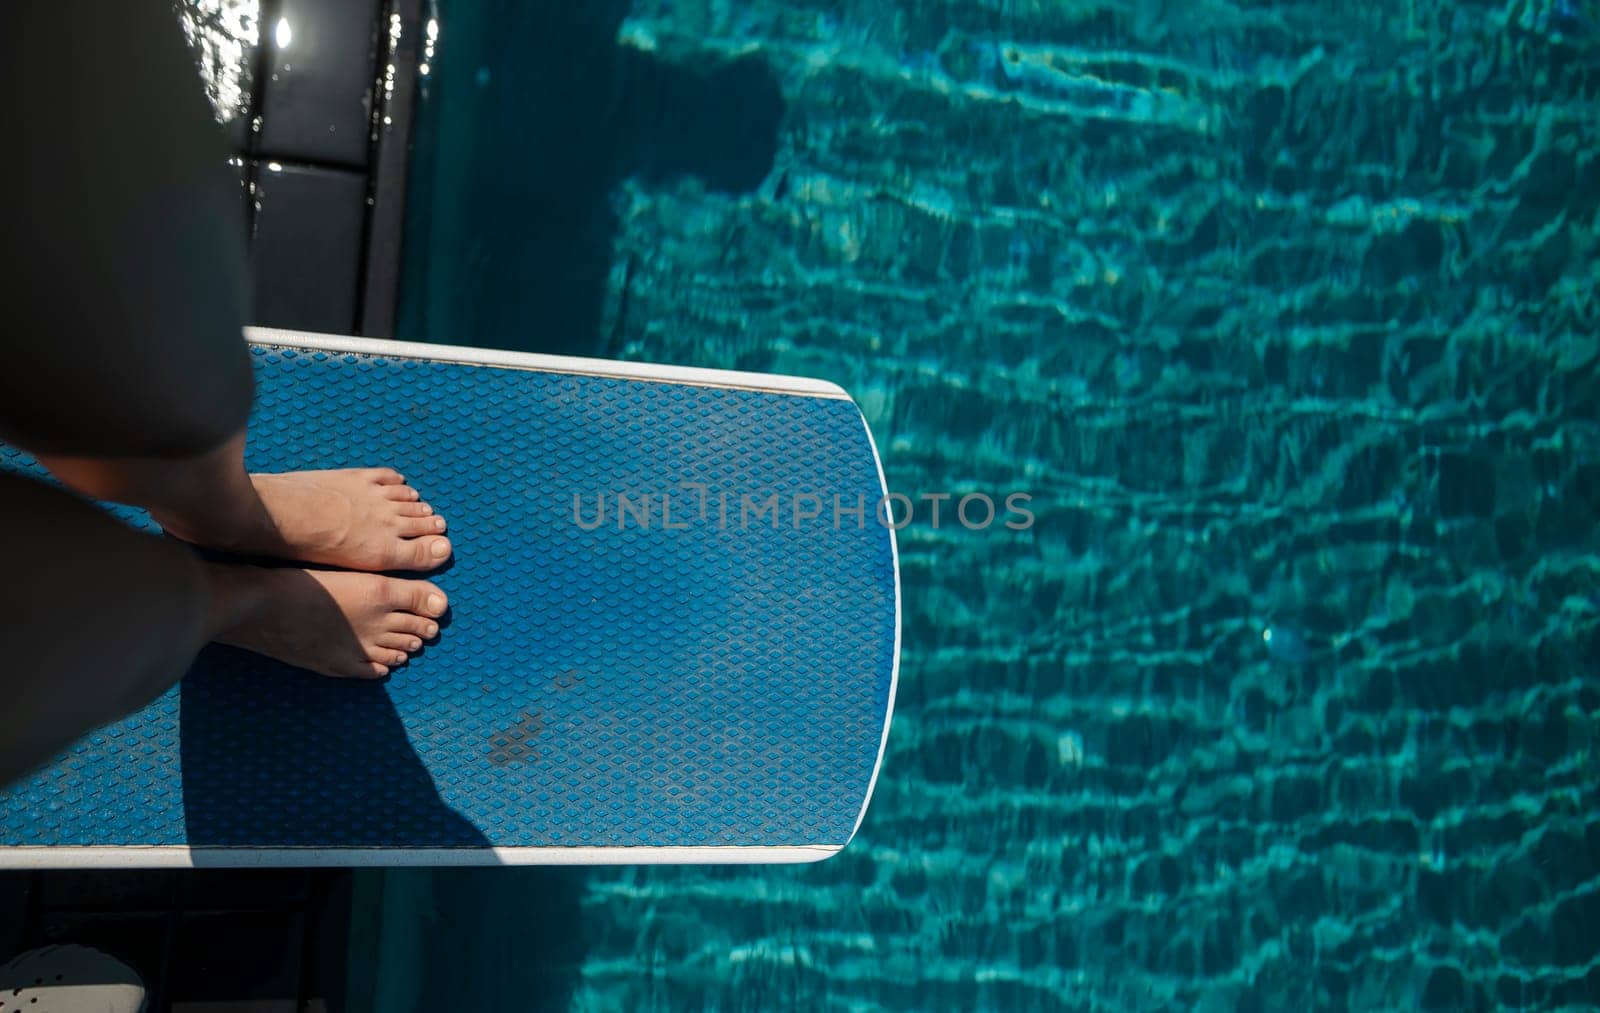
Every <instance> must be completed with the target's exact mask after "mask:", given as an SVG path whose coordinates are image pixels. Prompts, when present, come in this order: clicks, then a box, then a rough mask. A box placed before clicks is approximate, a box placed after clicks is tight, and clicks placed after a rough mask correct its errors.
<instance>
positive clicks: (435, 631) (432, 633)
mask: <svg viewBox="0 0 1600 1013" xmlns="http://www.w3.org/2000/svg"><path fill="white" fill-rule="evenodd" d="M438 635H439V624H438V623H429V624H428V636H429V637H436V636H438Z"/></svg>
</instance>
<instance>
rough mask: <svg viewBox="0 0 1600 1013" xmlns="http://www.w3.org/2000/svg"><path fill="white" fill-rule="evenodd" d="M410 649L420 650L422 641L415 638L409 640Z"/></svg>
mask: <svg viewBox="0 0 1600 1013" xmlns="http://www.w3.org/2000/svg"><path fill="white" fill-rule="evenodd" d="M411 649H412V650H413V651H420V650H422V641H420V640H416V639H413V640H412V641H411Z"/></svg>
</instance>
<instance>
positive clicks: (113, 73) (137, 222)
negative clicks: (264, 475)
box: [0, 0, 252, 457]
mask: <svg viewBox="0 0 1600 1013" xmlns="http://www.w3.org/2000/svg"><path fill="white" fill-rule="evenodd" d="M0 94H4V95H6V96H7V100H6V101H5V102H4V103H3V104H0V124H3V131H0V132H3V134H4V136H6V137H7V138H8V139H9V143H8V145H7V148H6V153H5V157H4V158H0V192H4V193H5V194H7V195H8V196H9V197H10V198H12V199H11V200H10V201H9V203H8V205H7V218H6V223H5V227H4V228H3V229H0V264H4V265H5V270H4V271H3V272H0V438H4V439H7V440H9V441H10V442H13V443H17V444H20V445H24V446H27V447H29V448H30V449H34V450H36V451H43V452H47V453H55V454H68V455H91V456H105V457H113V456H123V455H144V456H152V457H164V456H186V455H192V454H197V453H200V452H202V451H205V450H210V449H212V448H214V447H216V446H218V445H220V444H221V443H222V442H223V441H224V440H226V439H228V438H229V437H230V436H232V435H233V434H235V433H237V432H239V431H240V430H241V429H242V428H243V427H244V424H245V419H246V417H247V416H248V414H249V411H250V401H251V392H252V372H251V368H250V362H249V358H250V357H249V353H248V351H247V350H246V347H245V344H244V341H243V340H242V335H241V328H242V327H243V325H244V322H245V318H246V313H245V306H246V300H247V289H246V271H245V232H246V219H245V214H244V211H245V204H244V199H243V196H242V194H241V192H240V181H239V177H238V175H237V173H236V172H235V171H234V170H233V169H232V168H230V167H229V165H228V157H229V154H230V152H229V150H228V146H227V143H226V141H225V139H224V137H223V134H222V130H221V128H220V127H219V126H218V124H217V123H216V121H215V117H214V115H213V114H212V112H211V109H210V106H209V104H208V103H207V101H206V98H205V94H204V91H203V89H202V87H201V84H200V78H199V74H198V71H197V69H196V65H195V61H194V57H193V56H192V54H191V53H190V52H189V49H188V46H187V45H186V43H185V41H184V39H183V33H182V29H181V28H180V26H179V24H178V20H177V17H176V15H175V13H174V11H173V9H172V5H171V4H166V3H113V4H98V3H97V4H89V3H83V2H80V0H12V2H10V3H7V4H6V7H5V28H4V30H3V31H0Z"/></svg>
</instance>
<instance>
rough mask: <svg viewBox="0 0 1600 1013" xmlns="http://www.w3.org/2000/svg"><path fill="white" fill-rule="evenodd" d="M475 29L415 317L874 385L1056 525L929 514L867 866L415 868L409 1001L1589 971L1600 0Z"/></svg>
mask: <svg viewBox="0 0 1600 1013" xmlns="http://www.w3.org/2000/svg"><path fill="white" fill-rule="evenodd" d="M572 8H576V9H572ZM436 14H437V17H438V22H437V24H438V38H437V48H436V50H435V51H434V52H433V54H432V59H431V60H430V61H429V73H428V77H427V80H426V82H425V85H424V89H423V100H422V105H421V108H420V110H419V114H420V121H419V127H418V133H417V136H416V147H415V154H414V160H413V170H414V171H413V181H412V182H413V190H412V197H411V220H410V222H409V225H408V245H407V271H406V279H405V280H406V284H405V290H404V299H403V307H402V313H401V318H402V326H403V329H404V335H403V336H406V337H412V338H426V339H429V340H435V341H439V340H444V341H454V342H459V343H463V344H491V345H501V346H505V347H513V348H521V349H529V350H539V351H564V352H580V353H585V354H594V355H602V356H611V357H620V358H629V359H642V360H650V361H657V362H667V363H679V364H692V365H699V366H715V367H735V368H741V369H758V370H769V371H774V372H790V373H798V374H802V375H809V376H818V377H824V378H827V379H830V380H835V381H837V382H839V383H841V384H843V385H844V386H845V387H847V388H848V389H849V390H850V391H851V392H852V394H853V395H854V396H855V397H856V398H857V400H858V401H859V402H860V403H861V405H862V406H863V408H864V409H865V411H866V413H867V416H868V418H869V420H870V422H871V424H872V427H873V429H874V431H875V433H876V435H877V438H878V441H879V444H880V446H881V448H882V449H883V452H884V455H885V464H886V467H887V471H888V477H889V482H890V484H891V486H893V487H894V488H895V489H897V490H900V491H903V492H905V493H908V494H910V495H912V496H916V495H918V494H920V493H936V492H951V493H954V494H955V495H957V496H959V495H962V494H964V493H966V492H973V491H983V492H988V493H997V492H999V493H1003V492H1011V491H1024V492H1028V493H1030V494H1031V495H1032V496H1033V497H1034V499H1033V501H1032V509H1033V510H1034V512H1035V514H1036V517H1037V521H1036V523H1035V525H1034V526H1033V527H1032V528H1031V529H1030V530H1028V531H1025V532H1016V531H1006V530H986V531H982V532H974V531H968V530H966V529H964V528H962V527H961V526H960V525H959V524H952V523H950V521H949V518H948V516H946V518H945V520H944V523H942V524H941V526H939V527H938V528H935V527H933V525H932V524H931V521H930V519H929V518H928V517H927V515H926V513H923V514H920V515H919V518H918V520H917V522H916V523H914V524H913V525H912V526H911V527H910V528H908V529H906V530H905V531H903V532H902V533H901V539H900V547H901V563H902V572H903V580H904V599H905V629H904V643H905V646H904V653H903V657H902V667H901V677H900V695H899V705H898V711H897V714H896V717H895V723H894V730H893V733H892V735H891V737H890V740H889V744H888V754H887V758H886V761H885V764H884V768H883V773H882V778H881V780H880V781H879V784H878V792H877V796H876V798H875V799H874V802H873V805H872V809H871V812H870V813H869V815H868V817H867V820H866V822H865V825H864V826H863V827H862V829H861V832H860V835H859V836H858V838H857V839H856V840H855V842H854V843H853V844H852V845H851V846H850V848H849V849H848V850H847V851H846V852H845V853H844V854H843V855H842V856H841V857H839V858H836V859H834V860H831V861H829V862H826V863H824V864H821V865H817V866H810V867H789V868H770V869H730V868H624V869H600V870H593V871H565V870H485V871H478V872H407V873H390V874H384V875H383V877H382V878H381V879H373V880H369V881H368V883H367V884H366V888H367V890H368V891H369V896H370V897H375V898H377V899H378V900H379V901H381V906H375V907H373V908H371V909H369V910H368V911H367V914H366V915H365V916H364V917H370V918H371V919H372V921H371V922H370V924H366V925H365V927H364V928H360V927H358V935H360V933H361V932H366V935H364V936H361V938H362V939H365V940H375V943H374V945H375V947H376V952H377V964H376V973H375V974H374V975H373V976H372V978H371V979H370V980H366V981H365V983H364V984H362V985H361V994H362V998H363V1000H364V1001H365V1002H366V1004H367V1005H368V1006H370V1007H371V1008H375V1009H383V1010H390V1009H396V1010H398V1009H413V1008H424V1007H425V1008H435V1009H461V1010H491V1009H492V1010H513V1009H565V1008H572V1009H582V1010H610V1009H700V1008H708V1009H709V1008H716V1009H771V1008H801V1009H844V1008H851V1009H856V1008H887V1009H904V1010H944V1009H1039V1010H1046V1009H1118V1010H1121V1009H1151V1008H1204V1009H1217V1010H1223V1009H1264V1010H1287V1009H1313V1008H1331V1009H1337V1008H1378V1007H1388V1008H1394V1007H1414V1006H1419V1005H1420V1006H1426V1007H1430V1008H1476V1007H1484V1006H1490V1005H1500V1006H1507V1007H1512V1008H1526V1007H1550V1006H1581V1005H1586V1004H1594V1003H1600V795H1597V792H1596V788H1597V785H1600V673H1597V671H1596V664H1597V661H1596V659H1600V636H1597V634H1600V593H1597V583H1596V577H1597V574H1600V535H1597V528H1596V522H1597V518H1600V419H1597V416H1600V371H1597V357H1600V296H1597V292H1600V165H1597V162H1600V144H1597V140H1600V8H1597V7H1596V6H1595V5H1594V4H1593V3H1592V2H1589V0H1505V2H1498V3H1467V2H1462V3H1443V2H1437V0H1416V2H1410V3H1399V4H1380V3H1372V2H1360V3H1355V4H1335V3H1331V2H1320V3H1288V4H1273V5H1264V4H1239V3H1227V2H1214V3H1213V2H1206V3H1194V4H1169V3H1155V2H1139V0H1135V2H1131V3H1130V2H1116V3H1110V2H1105V3H1096V2H1078V0H959V2H957V0H845V2H828V3H822V2H815V0H790V2H785V3H781V4H779V3H772V2H766V0H761V2H751V3H742V4H741V3H730V2H726V0H636V2H633V3H625V2H618V0H599V2H593V3H582V4H568V3H555V2H544V0H540V2H532V3H528V2H522V3H514V2H511V0H502V2H498V3H482V4H467V3H464V2H459V0H449V2H444V0H442V2H441V4H440V6H439V8H438V9H437V11H436Z"/></svg>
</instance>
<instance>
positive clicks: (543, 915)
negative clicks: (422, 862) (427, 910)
mask: <svg viewBox="0 0 1600 1013" xmlns="http://www.w3.org/2000/svg"><path fill="white" fill-rule="evenodd" d="M586 875H587V873H586V870H584V869H581V868H522V869H439V870H436V871H434V872H433V873H432V875H431V878H432V884H431V885H432V900H433V904H432V912H433V914H434V916H435V918H436V923H435V925H434V926H432V927H431V928H429V929H427V930H424V931H425V933H426V934H425V936H424V939H425V942H426V950H425V951H424V952H426V953H427V954H428V957H429V960H428V966H427V968H426V970H425V971H424V972H423V973H422V975H421V992H420V994H419V995H417V996H416V998H415V1005H414V1008H416V1009H441V1010H442V1009H461V1008H467V1007H470V1008H473V1009H519V1010H529V1011H544V1010H550V1011H557V1010H566V1009H567V1008H569V1007H570V1006H571V1003H572V997H573V993H574V992H575V991H576V989H577V985H578V976H579V971H580V970H581V968H582V964H583V958H584V955H585V953H586V951H587V946H586V939H585V936H584V924H583V911H582V905H581V900H582V897H583V892H584V880H585V877H586Z"/></svg>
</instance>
